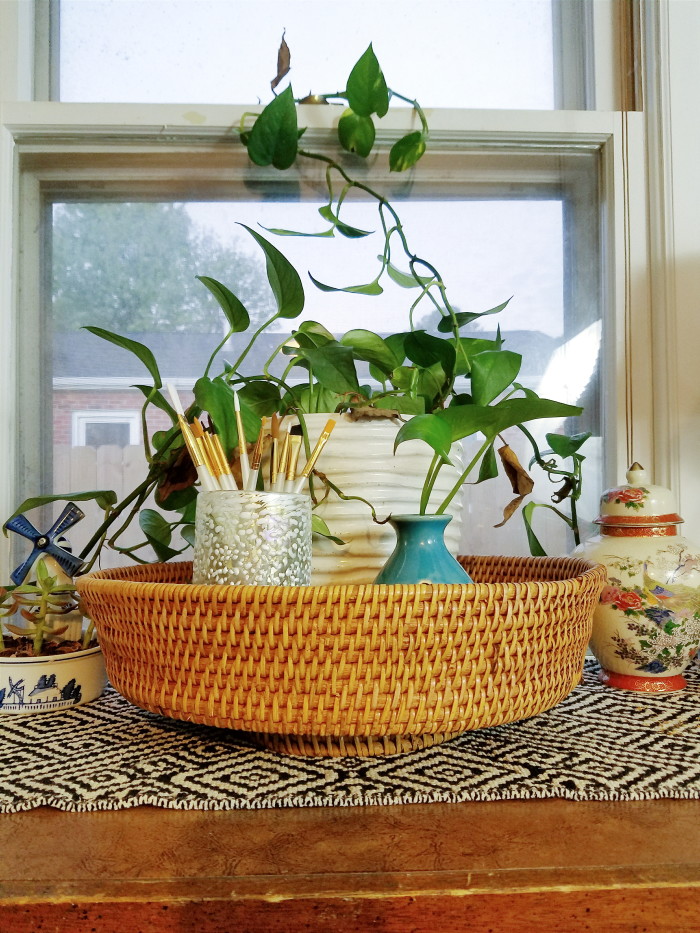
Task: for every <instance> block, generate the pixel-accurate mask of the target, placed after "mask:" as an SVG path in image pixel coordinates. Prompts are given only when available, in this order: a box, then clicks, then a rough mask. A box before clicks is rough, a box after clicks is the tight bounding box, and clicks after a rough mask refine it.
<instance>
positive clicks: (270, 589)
mask: <svg viewBox="0 0 700 933" xmlns="http://www.w3.org/2000/svg"><path fill="white" fill-rule="evenodd" d="M460 556H462V555H460ZM473 556H474V559H489V558H490V559H492V560H493V559H495V560H498V559H502V560H507V561H509V562H511V563H512V564H514V565H516V566H517V564H519V563H522V564H526V565H528V566H533V565H535V566H537V565H538V564H539V565H540V566H544V565H545V564H551V563H552V562H558V563H560V564H562V565H564V568H565V565H566V564H567V563H569V564H571V565H572V567H571V570H572V571H574V570H575V571H576V572H575V573H573V575H571V576H562V577H560V578H558V579H554V580H552V579H550V580H545V579H536V578H533V579H530V580H517V581H513V580H502V581H493V580H492V581H490V582H487V583H479V582H476V583H417V584H416V583H379V584H376V583H336V584H328V583H326V584H322V585H320V586H283V585H281V584H269V585H266V586H253V585H251V584H222V583H179V582H176V581H174V580H170V581H168V580H141V579H138V578H133V577H131V578H130V577H128V576H126V574H128V572H129V571H135V570H137V571H140V570H142V568H143V567H149V568H151V569H152V571H153V572H155V571H157V569H158V568H161V567H167V568H185V567H187V568H189V571H190V572H191V567H192V561H171V562H167V563H152V564H132V565H129V566H127V567H113V568H108V569H105V570H96V571H92V572H90V573H87V574H82V575H80V576H78V577H76V578H75V582H76V587H77V589H78V591H80V589H81V587H86V588H88V589H91V590H93V591H100V590H102V589H104V588H107V587H108V588H110V589H111V588H113V587H115V586H117V587H120V588H121V586H124V587H125V588H126V587H132V586H139V587H144V586H146V587H148V589H149V592H151V593H153V594H157V593H165V592H166V591H167V590H169V589H170V588H171V587H177V588H178V590H179V591H180V592H182V593H183V594H186V593H189V594H190V595H192V596H194V595H195V594H197V595H198V596H202V595H203V596H208V597H210V598H211V599H213V600H214V601H216V599H217V596H218V597H220V598H221V599H225V598H226V596H230V595H231V594H237V593H243V592H249V591H251V590H255V591H256V592H257V593H259V595H260V596H261V597H264V596H266V595H268V594H273V593H280V592H285V593H308V592H310V591H315V592H316V593H318V594H321V593H328V592H329V591H341V592H342V593H344V594H347V595H348V596H353V595H355V594H358V593H359V592H363V593H364V592H366V591H367V590H375V591H376V592H377V593H378V594H381V593H386V592H395V593H396V594H406V595H411V594H416V593H421V594H423V593H431V592H432V591H433V590H438V591H443V592H445V591H449V592H450V593H460V594H461V593H464V594H465V595H472V594H474V595H475V594H477V593H479V592H483V590H484V589H485V588H487V589H490V588H492V587H498V586H532V585H535V586H559V585H561V584H562V583H571V582H581V581H584V580H587V579H590V577H592V576H598V575H600V574H601V573H605V572H606V571H605V567H604V565H603V564H601V563H599V562H597V561H591V560H588V559H586V558H584V557H577V556H575V557H571V556H568V555H565V556H562V557H508V556H505V555H493V556H492V555H473ZM167 572H168V573H172V571H171V570H169V571H167ZM123 575H124V576H123Z"/></svg>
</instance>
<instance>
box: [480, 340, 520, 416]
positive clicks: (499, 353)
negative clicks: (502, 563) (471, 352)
mask: <svg viewBox="0 0 700 933" xmlns="http://www.w3.org/2000/svg"><path fill="white" fill-rule="evenodd" d="M522 361H523V358H522V356H521V355H520V354H519V353H513V352H512V351H510V350H484V351H483V352H482V353H477V354H476V355H475V356H473V357H472V358H471V379H472V397H473V399H474V404H476V405H489V404H490V403H491V402H492V401H493V400H494V399H495V398H497V397H498V396H499V395H500V394H501V392H503V391H504V390H505V389H507V388H508V386H510V385H511V383H512V382H513V380H514V379H515V377H516V376H517V375H518V373H519V372H520V366H521V365H522Z"/></svg>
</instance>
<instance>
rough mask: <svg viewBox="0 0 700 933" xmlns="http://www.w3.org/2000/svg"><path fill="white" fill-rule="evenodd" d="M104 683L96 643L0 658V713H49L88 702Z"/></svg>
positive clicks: (104, 674)
mask: <svg viewBox="0 0 700 933" xmlns="http://www.w3.org/2000/svg"><path fill="white" fill-rule="evenodd" d="M106 683H107V675H106V673H105V664H104V659H103V657H102V649H101V648H100V646H99V645H96V646H95V647H93V648H86V649H85V650H84V651H74V652H72V653H70V654H60V655H53V656H51V657H45V658H42V657H39V658H0V715H2V714H8V713H10V714H11V713H50V712H54V711H55V710H61V709H68V708H69V707H71V706H78V705H79V704H81V703H89V702H90V700H96V699H97V697H99V696H100V695H101V694H102V691H103V690H104V688H105V685H106Z"/></svg>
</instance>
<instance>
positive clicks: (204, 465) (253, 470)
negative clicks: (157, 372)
mask: <svg viewBox="0 0 700 933" xmlns="http://www.w3.org/2000/svg"><path fill="white" fill-rule="evenodd" d="M168 392H169V393H170V398H171V400H172V403H173V407H174V408H175V411H176V412H177V417H178V421H179V423H180V430H181V431H182V436H183V439H184V441H185V444H186V446H187V449H188V451H189V454H190V457H191V458H192V462H193V463H194V466H195V469H196V470H197V475H198V477H199V482H200V484H201V487H202V489H203V490H205V491H206V492H216V491H217V490H243V491H247V492H254V491H256V490H257V491H263V492H277V493H279V492H287V493H295V494H296V493H300V492H301V491H302V490H303V488H304V486H305V484H306V482H307V480H308V478H309V476H310V475H311V472H312V470H313V468H314V466H315V464H316V461H317V460H318V458H319V456H320V455H321V451H322V450H323V448H324V447H325V445H326V442H327V441H328V438H329V437H330V434H331V431H332V430H333V428H334V427H335V421H333V420H332V419H330V420H329V421H327V422H326V425H325V427H324V429H323V431H322V432H321V434H320V436H319V438H318V440H317V441H316V444H315V446H314V447H313V449H312V450H311V453H310V454H309V457H308V458H307V460H306V463H305V464H304V466H303V468H302V469H301V470H300V471H299V469H298V464H299V456H300V453H301V447H302V442H303V438H302V435H301V428H298V427H297V426H294V427H292V428H291V430H286V429H284V430H283V429H282V428H281V419H280V417H279V415H277V414H274V415H273V416H272V418H271V419H270V418H263V419H262V423H261V425H260V432H259V434H258V437H257V440H256V442H255V446H254V447H253V450H252V453H251V454H250V456H248V444H247V442H246V437H245V432H244V430H243V419H242V418H241V409H240V404H239V401H238V395H237V393H235V392H234V394H233V398H234V411H235V417H236V428H237V430H238V452H239V457H240V466H241V483H240V485H239V484H238V483H237V482H236V479H235V477H234V474H233V471H232V469H231V466H230V464H229V462H228V459H227V457H226V453H225V452H224V449H223V446H222V444H221V439H220V437H219V435H218V434H217V433H216V431H215V430H214V429H212V430H207V429H206V428H205V427H204V426H203V425H202V423H201V422H200V420H199V418H194V419H193V421H192V422H188V421H187V419H186V417H185V412H184V410H183V407H182V404H181V402H180V398H179V396H178V393H177V390H176V389H175V387H174V386H173V385H171V384H168ZM297 432H299V433H297ZM266 449H269V452H270V457H269V473H268V472H267V471H266V470H263V452H264V451H265V450H266Z"/></svg>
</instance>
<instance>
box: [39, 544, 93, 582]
mask: <svg viewBox="0 0 700 933" xmlns="http://www.w3.org/2000/svg"><path fill="white" fill-rule="evenodd" d="M44 553H45V554H50V555H51V556H52V557H53V559H54V560H55V561H56V563H57V564H58V566H59V567H60V568H61V570H63V572H64V573H66V574H68V576H69V577H72V576H74V575H75V574H76V573H77V572H78V571H79V570H80V568H81V567H82V566H83V564H84V563H85V561H84V560H83V559H82V557H78V556H77V555H76V554H71V553H70V551H66V550H64V549H63V548H62V547H59V546H58V545H57V544H54V543H53V542H51V544H49V546H48V547H47V548H45V550H44Z"/></svg>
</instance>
